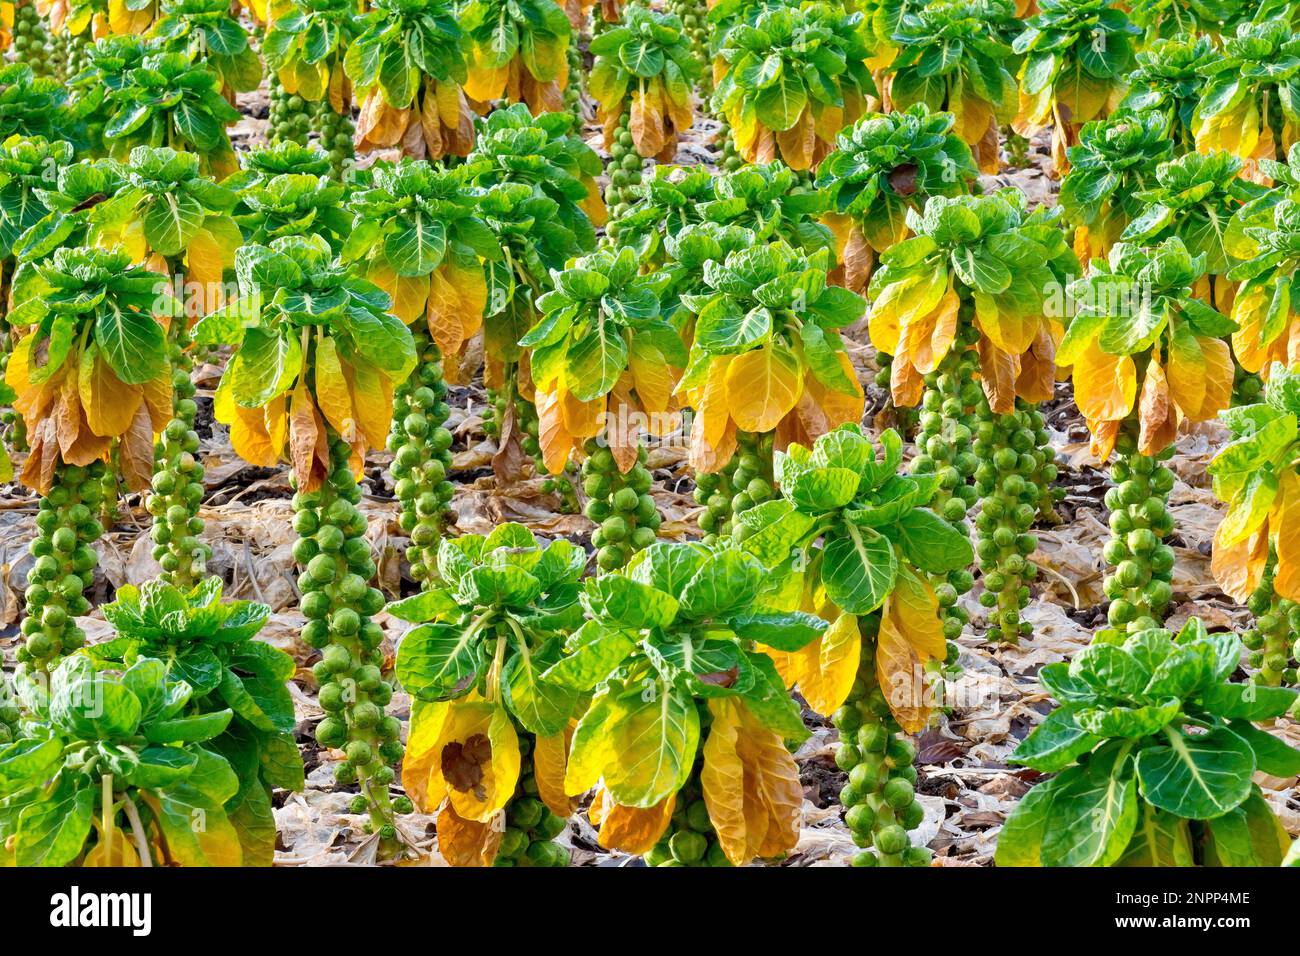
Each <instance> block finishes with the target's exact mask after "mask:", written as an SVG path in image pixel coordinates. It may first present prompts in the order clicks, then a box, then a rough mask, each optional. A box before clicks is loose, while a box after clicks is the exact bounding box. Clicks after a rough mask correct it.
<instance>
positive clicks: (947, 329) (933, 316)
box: [907, 282, 961, 375]
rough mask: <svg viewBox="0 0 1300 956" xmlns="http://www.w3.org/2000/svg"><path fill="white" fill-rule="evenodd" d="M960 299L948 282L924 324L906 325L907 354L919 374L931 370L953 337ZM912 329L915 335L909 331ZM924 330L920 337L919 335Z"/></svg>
mask: <svg viewBox="0 0 1300 956" xmlns="http://www.w3.org/2000/svg"><path fill="white" fill-rule="evenodd" d="M960 306H961V299H960V298H959V297H958V295H957V292H956V290H955V289H954V288H953V287H952V283H951V282H949V284H948V290H947V291H946V292H944V294H943V298H941V299H940V300H939V303H938V304H937V305H936V306H935V307H934V309H933V311H931V312H930V313H929V315H928V316H927V317H926V321H924V322H910V323H908V329H907V352H908V355H909V356H911V359H912V364H913V365H914V366H916V370H917V371H918V372H920V373H921V374H922V375H929V374H930V373H931V372H933V371H934V370H935V368H936V367H937V366H938V364H939V363H940V362H942V361H943V359H944V356H946V355H947V354H948V350H949V349H950V348H952V343H953V341H954V340H955V339H956V337H957V313H958V310H959V308H960ZM914 329H915V330H916V331H915V333H914V331H913V330H914ZM922 330H924V334H919V333H920V332H921V331H922Z"/></svg>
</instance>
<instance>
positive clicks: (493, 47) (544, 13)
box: [457, 0, 573, 116]
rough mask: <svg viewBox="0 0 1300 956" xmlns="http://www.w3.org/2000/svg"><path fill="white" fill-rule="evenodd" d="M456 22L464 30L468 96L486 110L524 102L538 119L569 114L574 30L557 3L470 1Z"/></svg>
mask: <svg viewBox="0 0 1300 956" xmlns="http://www.w3.org/2000/svg"><path fill="white" fill-rule="evenodd" d="M457 19H458V20H459V22H460V26H461V29H462V30H464V31H465V41H466V59H467V61H468V66H469V79H468V81H467V82H466V83H465V95H466V96H468V97H469V98H470V99H471V100H474V101H475V102H476V103H477V104H480V106H481V107H482V108H483V109H482V111H483V112H486V108H485V107H486V106H487V104H490V103H494V102H496V101H498V100H503V99H504V100H505V101H506V102H507V103H509V104H515V103H523V104H525V105H527V107H528V109H529V111H530V112H531V113H532V114H533V115H534V116H540V115H541V114H543V113H551V112H558V111H560V110H563V109H564V90H565V88H566V87H567V86H568V83H569V46H570V44H571V43H572V42H573V27H572V25H571V24H570V23H569V18H568V16H567V15H566V14H565V12H564V11H563V10H561V9H560V7H559V6H558V5H556V4H555V3H554V0H469V2H468V3H466V4H464V6H462V7H461V8H460V10H459V12H458V15H457Z"/></svg>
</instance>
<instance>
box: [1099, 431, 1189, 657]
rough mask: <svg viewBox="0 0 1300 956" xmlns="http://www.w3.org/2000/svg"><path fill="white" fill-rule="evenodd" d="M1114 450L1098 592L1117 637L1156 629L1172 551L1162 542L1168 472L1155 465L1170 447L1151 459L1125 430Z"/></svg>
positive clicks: (1167, 527)
mask: <svg viewBox="0 0 1300 956" xmlns="http://www.w3.org/2000/svg"><path fill="white" fill-rule="evenodd" d="M1116 452H1117V453H1118V454H1117V457H1116V461H1115V464H1114V465H1113V466H1112V467H1111V472H1110V477H1111V480H1112V481H1114V482H1115V487H1114V488H1111V489H1110V490H1109V491H1107V492H1106V498H1105V502H1106V507H1107V508H1108V509H1109V510H1110V533H1111V536H1110V540H1109V541H1108V542H1107V543H1106V548H1105V551H1104V552H1103V554H1104V556H1105V558H1106V563H1107V565H1109V567H1110V568H1111V571H1110V573H1109V574H1107V576H1106V580H1105V582H1104V584H1103V590H1104V592H1105V594H1106V597H1108V598H1109V599H1110V609H1109V611H1108V612H1107V619H1108V621H1109V623H1110V625H1111V628H1112V629H1113V633H1114V634H1116V635H1123V634H1124V633H1125V632H1127V633H1129V634H1133V633H1136V632H1138V631H1145V630H1149V629H1151V628H1156V627H1160V626H1161V625H1162V624H1163V623H1164V619H1165V612H1166V611H1167V610H1168V608H1169V602H1170V599H1171V597H1172V595H1173V589H1172V587H1171V586H1170V582H1171V581H1172V580H1173V573H1174V552H1173V549H1172V548H1170V547H1169V545H1167V544H1165V543H1164V541H1165V538H1167V537H1168V536H1169V534H1170V533H1171V532H1172V531H1173V527H1174V521H1173V518H1172V516H1170V514H1169V492H1170V491H1171V490H1172V489H1173V487H1174V473H1173V472H1172V471H1170V470H1169V469H1168V468H1166V467H1165V466H1164V465H1163V464H1161V462H1163V461H1167V460H1168V459H1169V457H1170V456H1171V455H1172V454H1173V448H1172V447H1170V448H1167V449H1165V450H1164V451H1163V452H1161V453H1160V454H1159V455H1156V456H1154V457H1153V456H1150V455H1143V454H1139V453H1138V451H1137V448H1136V441H1135V439H1134V438H1133V436H1132V435H1131V434H1130V433H1129V432H1128V431H1125V432H1123V433H1121V435H1120V437H1119V440H1118V442H1117V444H1116Z"/></svg>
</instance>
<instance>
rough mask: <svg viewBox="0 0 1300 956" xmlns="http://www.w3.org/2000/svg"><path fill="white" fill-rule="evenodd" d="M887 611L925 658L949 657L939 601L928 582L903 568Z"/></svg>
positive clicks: (896, 581)
mask: <svg viewBox="0 0 1300 956" xmlns="http://www.w3.org/2000/svg"><path fill="white" fill-rule="evenodd" d="M888 607H889V612H890V613H892V614H893V616H894V618H895V619H896V620H897V622H898V626H899V630H900V631H901V632H902V633H903V634H904V635H906V636H907V640H908V642H909V643H910V644H911V645H912V646H913V647H914V648H916V650H917V653H918V654H920V655H921V657H922V658H925V659H929V660H943V658H944V656H945V655H946V654H947V653H948V642H947V641H946V640H945V639H944V636H943V621H942V620H941V619H940V617H939V599H938V597H936V596H935V593H934V591H933V590H932V589H931V588H930V584H929V582H928V581H926V580H925V578H923V577H921V576H920V575H919V574H917V573H916V572H915V571H912V570H911V569H910V568H907V567H900V568H899V570H898V577H897V578H896V579H895V583H894V590H893V591H892V592H891V593H890V596H889V605H888Z"/></svg>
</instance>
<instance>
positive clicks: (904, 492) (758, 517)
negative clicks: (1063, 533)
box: [740, 425, 974, 615]
mask: <svg viewBox="0 0 1300 956" xmlns="http://www.w3.org/2000/svg"><path fill="white" fill-rule="evenodd" d="M902 456H903V446H902V440H901V439H900V438H899V436H898V433H897V432H895V431H893V430H892V429H890V430H888V431H885V432H884V433H882V434H881V436H880V449H879V455H878V454H877V449H876V448H875V446H873V445H872V443H871V441H870V439H868V438H867V437H866V436H865V435H864V434H863V432H862V429H861V427H860V426H858V425H841V426H840V427H839V428H837V429H835V430H834V431H831V432H828V433H826V434H825V435H823V436H822V437H821V438H818V439H817V441H816V442H815V443H814V444H813V447H812V448H811V449H808V448H805V447H804V446H802V445H799V444H792V445H790V447H789V448H788V449H787V450H786V451H785V452H778V453H777V457H776V466H775V474H776V479H777V482H778V483H779V484H780V486H781V497H780V498H776V499H773V500H772V501H766V502H763V503H762V504H760V505H756V506H755V507H754V508H752V509H750V510H749V511H745V512H742V513H741V516H740V522H741V524H742V526H743V527H744V528H745V529H746V531H745V532H743V541H742V544H741V548H742V549H743V550H744V551H746V552H747V553H749V554H752V555H754V556H755V557H757V558H758V559H759V560H760V561H761V562H762V563H763V565H764V566H765V567H767V568H768V569H769V570H772V571H777V572H779V573H780V576H781V577H790V576H791V575H794V576H796V577H798V576H799V575H802V574H807V575H809V576H810V577H812V578H815V579H817V580H819V581H820V583H821V585H822V587H824V588H825V591H826V595H827V597H829V598H830V600H831V601H832V602H834V604H835V606H836V607H838V608H839V609H840V610H842V611H846V612H848V613H850V614H856V615H863V614H869V613H871V612H872V611H875V610H876V609H877V608H879V607H880V606H881V604H882V603H884V601H885V598H886V597H888V596H889V594H890V593H891V592H892V591H894V589H895V588H896V587H897V586H898V583H899V580H900V577H901V578H902V579H903V580H904V581H905V583H906V584H907V585H908V586H909V589H916V588H918V587H921V586H922V585H923V582H922V579H921V577H920V574H921V573H928V574H946V573H947V572H949V571H955V570H960V569H962V568H965V567H967V566H968V565H970V563H971V562H972V561H973V560H974V553H973V551H972V549H971V545H970V541H969V539H968V538H967V536H966V535H965V534H964V533H963V532H961V531H959V530H957V529H956V528H954V527H953V525H952V524H950V523H949V522H947V521H945V520H944V519H943V518H941V517H939V516H938V515H937V514H935V513H934V512H933V511H931V510H930V509H929V508H927V507H926V505H928V504H929V502H930V500H931V499H932V498H933V497H934V494H935V492H936V491H937V490H938V487H939V476H938V475H937V474H915V475H902V474H899V473H898V468H899V465H900V464H901V463H902ZM925 587H926V590H928V586H925ZM773 590H780V586H779V585H778V586H776V587H774V588H773Z"/></svg>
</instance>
